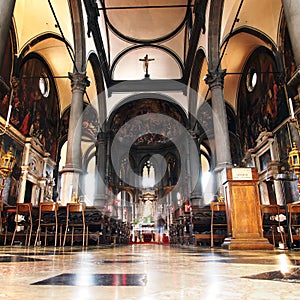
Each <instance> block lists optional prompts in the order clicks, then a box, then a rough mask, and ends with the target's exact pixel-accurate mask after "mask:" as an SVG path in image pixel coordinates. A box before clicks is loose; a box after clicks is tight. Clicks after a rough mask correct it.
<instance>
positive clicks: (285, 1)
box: [282, 0, 300, 148]
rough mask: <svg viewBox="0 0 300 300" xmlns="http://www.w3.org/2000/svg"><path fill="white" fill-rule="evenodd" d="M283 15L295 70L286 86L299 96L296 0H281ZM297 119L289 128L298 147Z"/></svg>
mask: <svg viewBox="0 0 300 300" xmlns="http://www.w3.org/2000/svg"><path fill="white" fill-rule="evenodd" d="M282 5H283V10H284V15H285V18H286V22H287V27H288V31H289V35H290V39H291V44H292V48H293V53H294V58H295V63H296V67H297V68H296V72H295V73H294V74H293V75H292V78H291V79H290V81H289V82H288V86H290V87H293V88H294V89H296V90H297V91H298V95H299V96H300V39H299V27H300V18H299V16H300V6H299V3H298V1H295V0H282ZM297 127H298V121H297V120H296V119H295V120H291V122H290V130H291V137H292V140H293V141H295V142H296V144H297V147H298V148H299V147H300V139H299V129H298V128H297Z"/></svg>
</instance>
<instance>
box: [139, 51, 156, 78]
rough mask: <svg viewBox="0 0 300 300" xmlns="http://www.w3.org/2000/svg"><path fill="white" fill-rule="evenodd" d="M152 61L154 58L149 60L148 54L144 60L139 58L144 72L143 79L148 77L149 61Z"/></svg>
mask: <svg viewBox="0 0 300 300" xmlns="http://www.w3.org/2000/svg"><path fill="white" fill-rule="evenodd" d="M152 60H154V58H149V57H148V54H146V56H145V57H144V58H140V61H143V62H144V68H145V71H146V74H145V77H150V75H149V73H148V70H149V61H152Z"/></svg>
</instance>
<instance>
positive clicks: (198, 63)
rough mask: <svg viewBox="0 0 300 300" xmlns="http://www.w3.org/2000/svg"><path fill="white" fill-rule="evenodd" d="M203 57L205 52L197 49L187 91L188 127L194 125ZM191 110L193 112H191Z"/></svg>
mask: <svg viewBox="0 0 300 300" xmlns="http://www.w3.org/2000/svg"><path fill="white" fill-rule="evenodd" d="M204 59H205V53H204V51H203V50H202V49H199V50H198V51H197V53H196V57H195V63H194V65H193V69H192V75H191V81H190V91H189V100H188V101H189V104H188V106H189V109H188V111H189V117H188V118H189V128H190V129H193V128H195V126H196V118H195V117H197V116H195V114H196V111H197V100H198V91H199V80H200V74H201V69H202V67H203V62H204ZM193 112H195V113H194V114H193Z"/></svg>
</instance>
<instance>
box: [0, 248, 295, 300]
mask: <svg viewBox="0 0 300 300" xmlns="http://www.w3.org/2000/svg"><path fill="white" fill-rule="evenodd" d="M0 270H1V271H0V282H1V290H0V299H16V300H21V299H30V300H35V299H41V300H43V299H64V300H65V299H74V300H75V299H80V300H89V299H101V300H105V299H108V300H113V299H126V300H131V299H143V300H146V299H147V300H152V299H153V300H154V299H155V300H156V299H157V300H164V299H171V300H177V299H188V300H193V299H197V300H198V299H209V300H213V299H222V300H223V299H231V300H233V299H239V300H241V299H247V300H248V299H268V300H269V299H272V300H275V299H300V250H298V249H294V250H292V251H289V250H273V251H253V250H250V251H245V250H244V251H236V250H230V251H229V250H225V249H221V248H214V249H211V248H205V247H199V246H198V247H194V246H185V247H180V248H178V247H173V246H167V245H158V244H138V245H127V246H119V247H112V246H105V247H89V248H88V249H84V248H81V247H79V246H76V247H72V248H71V247H65V248H59V247H58V248H56V249H55V248H52V247H36V248H34V247H29V248H25V247H22V246H14V247H8V246H6V247H0Z"/></svg>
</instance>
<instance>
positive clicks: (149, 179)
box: [142, 160, 155, 188]
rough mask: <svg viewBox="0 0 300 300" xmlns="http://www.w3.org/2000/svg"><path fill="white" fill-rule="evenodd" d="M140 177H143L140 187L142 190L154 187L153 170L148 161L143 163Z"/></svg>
mask: <svg viewBox="0 0 300 300" xmlns="http://www.w3.org/2000/svg"><path fill="white" fill-rule="evenodd" d="M142 177H143V179H142V180H143V181H142V185H143V187H144V188H150V187H154V185H155V169H154V166H153V164H152V163H151V161H150V160H147V161H146V162H145V163H144V166H143V173H142Z"/></svg>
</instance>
